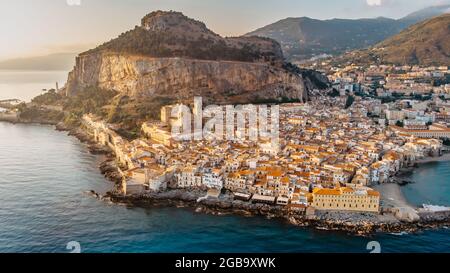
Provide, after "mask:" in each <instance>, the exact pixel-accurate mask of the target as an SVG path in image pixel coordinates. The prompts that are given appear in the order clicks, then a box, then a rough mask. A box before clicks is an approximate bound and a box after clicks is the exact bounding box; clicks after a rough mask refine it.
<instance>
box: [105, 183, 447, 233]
mask: <svg viewBox="0 0 450 273" xmlns="http://www.w3.org/2000/svg"><path fill="white" fill-rule="evenodd" d="M205 195H206V192H204V191H199V190H192V191H186V190H169V191H166V192H162V193H145V194H140V195H131V196H122V195H115V194H113V195H111V196H110V198H111V200H112V201H113V202H117V203H124V204H127V205H130V206H138V207H145V208H154V207H167V206H169V207H188V208H192V209H194V210H195V212H197V213H206V214H212V215H226V214H235V215H241V216H247V217H251V216H263V217H266V218H270V219H281V220H284V221H287V222H289V223H291V224H293V225H296V226H299V227H311V228H315V229H318V230H328V231H341V232H347V233H351V234H358V235H370V234H373V233H377V232H383V233H400V232H408V233H410V232H417V231H419V230H422V229H434V228H440V227H443V226H449V225H450V212H445V213H426V214H421V215H420V219H419V220H418V221H415V222H407V221H400V220H398V219H397V218H396V217H395V216H394V215H393V214H392V213H389V212H384V213H381V214H375V213H351V212H325V211H316V212H315V213H313V214H308V215H306V214H305V213H304V212H298V211H292V210H289V209H288V208H287V207H285V206H274V205H267V204H254V203H250V202H244V201H239V200H234V199H233V196H232V195H229V194H225V195H221V196H220V198H207V199H205V200H202V201H201V202H197V200H198V199H199V198H200V197H203V196H205Z"/></svg>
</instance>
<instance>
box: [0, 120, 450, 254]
mask: <svg viewBox="0 0 450 273" xmlns="http://www.w3.org/2000/svg"><path fill="white" fill-rule="evenodd" d="M100 160H101V158H99V157H97V156H93V155H90V154H89V153H88V152H87V149H86V147H85V146H84V145H83V144H80V143H79V142H78V140H76V139H75V138H72V137H68V136H67V135H66V134H65V133H61V132H57V131H55V130H53V128H52V127H47V126H38V125H12V124H7V123H0V196H1V199H0V200H1V201H0V252H68V250H66V245H67V243H68V242H71V241H77V242H79V243H80V245H81V251H82V252H227V253H230V252H233V253H234V252H369V251H368V250H366V245H367V243H368V242H370V241H373V240H376V241H379V242H380V244H381V250H382V252H450V247H449V246H450V236H449V235H450V231H449V230H448V229H442V230H438V231H426V232H421V233H418V234H407V235H402V236H395V235H389V234H384V235H377V236H374V237H371V238H364V237H356V236H352V235H347V234H345V233H332V232H325V231H316V230H312V229H303V228H298V227H294V226H291V225H289V224H286V223H285V222H282V221H278V220H268V219H264V218H260V217H254V218H245V217H238V216H211V215H204V214H197V213H195V212H194V211H192V210H190V209H176V208H163V209H161V208H155V209H142V208H130V207H126V206H120V205H114V204H110V203H106V202H103V201H99V200H97V199H95V198H93V197H91V196H89V195H88V194H85V192H86V191H89V190H96V191H99V192H105V191H107V190H108V189H110V187H111V184H110V183H109V182H107V181H106V180H105V179H104V178H103V177H102V176H101V175H100V174H99V171H98V169H97V165H98V163H99V162H100ZM438 164H439V163H438ZM438 170H439V168H438ZM440 170H443V171H444V174H448V173H446V172H445V170H446V168H442V169H440ZM436 176H437V177H438V174H436ZM442 179H446V178H445V177H442ZM447 179H448V177H447ZM447 196H448V195H447ZM447 199H448V198H447ZM447 199H446V200H447Z"/></svg>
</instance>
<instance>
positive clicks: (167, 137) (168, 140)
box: [142, 123, 173, 146]
mask: <svg viewBox="0 0 450 273" xmlns="http://www.w3.org/2000/svg"><path fill="white" fill-rule="evenodd" d="M142 132H144V134H145V135H146V136H147V137H149V138H150V139H151V140H153V141H155V142H157V143H161V144H163V145H165V146H171V145H172V144H173V139H172V133H171V132H170V129H169V127H168V126H161V125H158V124H152V123H144V124H143V125H142Z"/></svg>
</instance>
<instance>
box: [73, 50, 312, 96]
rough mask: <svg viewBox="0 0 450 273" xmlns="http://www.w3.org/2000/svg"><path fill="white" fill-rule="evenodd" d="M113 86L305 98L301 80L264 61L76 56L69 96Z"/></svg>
mask: <svg viewBox="0 0 450 273" xmlns="http://www.w3.org/2000/svg"><path fill="white" fill-rule="evenodd" d="M89 86H97V87H100V88H104V89H112V90H116V91H119V92H121V93H123V94H126V95H129V96H132V97H136V98H139V97H147V96H169V97H172V98H176V99H192V98H193V96H203V97H205V98H206V99H210V100H211V101H214V102H227V99H229V100H231V102H235V101H240V100H242V101H245V100H255V99H276V98H281V97H286V98H291V99H302V100H305V99H307V92H306V90H305V84H304V80H303V78H302V77H301V76H300V75H298V74H294V73H291V72H288V71H286V70H284V69H282V68H278V67H274V66H271V65H270V64H267V63H250V62H248V63H247V62H236V61H210V60H196V59H185V58H153V57H145V56H134V55H124V54H115V53H102V54H89V55H82V56H80V57H78V58H77V62H76V66H75V68H74V70H73V71H72V72H71V73H70V74H69V80H68V83H67V86H66V91H67V94H68V95H73V94H75V93H76V92H77V91H78V90H82V89H83V88H85V87H89Z"/></svg>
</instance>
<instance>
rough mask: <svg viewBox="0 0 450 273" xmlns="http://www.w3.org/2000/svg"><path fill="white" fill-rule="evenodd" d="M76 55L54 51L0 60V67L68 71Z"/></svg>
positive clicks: (6, 68)
mask: <svg viewBox="0 0 450 273" xmlns="http://www.w3.org/2000/svg"><path fill="white" fill-rule="evenodd" d="M76 55H77V54H76V53H56V54H51V55H46V56H38V57H29V58H17V59H10V60H5V61H0V69H4V70H61V71H69V70H70V69H71V68H72V67H73V65H74V63H75V62H74V60H75V57H76Z"/></svg>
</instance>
